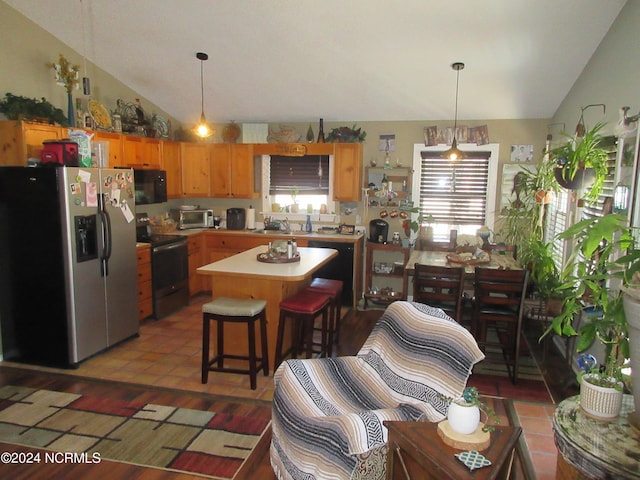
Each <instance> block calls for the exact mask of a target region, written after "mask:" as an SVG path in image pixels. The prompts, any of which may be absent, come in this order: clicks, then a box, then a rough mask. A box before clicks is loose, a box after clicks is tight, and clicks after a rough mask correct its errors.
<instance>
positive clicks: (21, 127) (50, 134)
mask: <svg viewBox="0 0 640 480" xmlns="http://www.w3.org/2000/svg"><path fill="white" fill-rule="evenodd" d="M66 136H67V129H66V128H64V127H60V126H58V125H49V124H46V123H31V122H25V121H16V120H5V121H0V165H17V166H24V165H26V164H27V159H28V158H37V159H40V153H41V152H42V142H44V141H45V140H60V139H61V138H65V137H66Z"/></svg>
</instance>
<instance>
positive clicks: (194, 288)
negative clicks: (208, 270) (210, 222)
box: [188, 233, 207, 296]
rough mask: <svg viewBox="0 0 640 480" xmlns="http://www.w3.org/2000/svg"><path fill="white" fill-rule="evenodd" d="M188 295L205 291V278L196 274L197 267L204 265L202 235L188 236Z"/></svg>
mask: <svg viewBox="0 0 640 480" xmlns="http://www.w3.org/2000/svg"><path fill="white" fill-rule="evenodd" d="M188 245H189V295H190V296H193V295H196V294H198V293H200V292H202V291H204V290H206V289H207V288H206V287H207V285H206V280H207V279H206V278H204V277H203V276H202V275H199V274H198V273H197V272H196V269H197V268H198V267H201V266H202V265H204V264H205V263H206V262H205V260H206V259H205V258H204V248H203V246H204V233H196V234H192V235H189V243H188Z"/></svg>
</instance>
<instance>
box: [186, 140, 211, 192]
mask: <svg viewBox="0 0 640 480" xmlns="http://www.w3.org/2000/svg"><path fill="white" fill-rule="evenodd" d="M209 146H210V144H208V143H187V142H184V143H181V144H180V148H181V162H182V192H183V195H184V196H186V197H208V196H210V183H211V182H210V180H209V176H210V173H209V171H210V166H209V163H210V160H209Z"/></svg>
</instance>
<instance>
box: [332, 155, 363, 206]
mask: <svg viewBox="0 0 640 480" xmlns="http://www.w3.org/2000/svg"><path fill="white" fill-rule="evenodd" d="M334 148H335V150H334V154H333V199H334V200H335V201H337V202H357V201H360V198H361V195H362V189H361V188H362V144H361V143H335V144H334Z"/></svg>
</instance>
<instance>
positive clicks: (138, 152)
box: [122, 135, 145, 167]
mask: <svg viewBox="0 0 640 480" xmlns="http://www.w3.org/2000/svg"><path fill="white" fill-rule="evenodd" d="M143 140H144V139H143V138H142V137H133V136H130V135H124V136H123V142H122V152H123V156H124V162H123V163H124V165H126V166H129V167H133V166H135V167H144V163H145V162H144V157H145V155H144V143H143Z"/></svg>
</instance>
